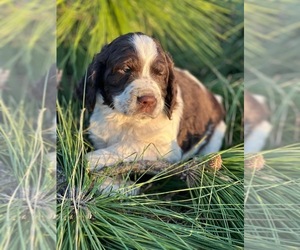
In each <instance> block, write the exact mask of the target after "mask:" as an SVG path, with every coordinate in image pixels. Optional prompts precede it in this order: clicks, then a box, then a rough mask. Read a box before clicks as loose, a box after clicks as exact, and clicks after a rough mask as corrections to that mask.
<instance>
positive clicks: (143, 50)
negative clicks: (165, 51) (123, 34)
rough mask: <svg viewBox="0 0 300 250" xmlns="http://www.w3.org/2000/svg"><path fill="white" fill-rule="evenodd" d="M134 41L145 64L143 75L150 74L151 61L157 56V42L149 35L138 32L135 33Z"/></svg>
mask: <svg viewBox="0 0 300 250" xmlns="http://www.w3.org/2000/svg"><path fill="white" fill-rule="evenodd" d="M132 43H133V44H134V47H135V49H136V51H137V54H138V56H139V59H140V60H141V63H142V65H143V66H142V67H143V70H142V76H144V77H147V76H150V66H151V63H152V62H153V60H154V59H155V57H156V56H157V48H156V43H155V42H154V41H153V39H152V38H151V37H149V36H146V35H137V34H134V35H133V37H132Z"/></svg>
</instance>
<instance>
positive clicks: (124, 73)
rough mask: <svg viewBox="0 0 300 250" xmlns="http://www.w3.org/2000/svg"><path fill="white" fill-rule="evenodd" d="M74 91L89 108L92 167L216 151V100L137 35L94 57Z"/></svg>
mask: <svg viewBox="0 0 300 250" xmlns="http://www.w3.org/2000/svg"><path fill="white" fill-rule="evenodd" d="M77 94H78V96H79V98H81V99H84V101H85V105H86V107H87V108H88V109H89V110H90V111H92V115H91V118H90V127H89V133H90V138H91V140H92V141H93V143H94V146H95V149H96V150H95V151H93V152H90V153H88V154H87V159H88V161H89V164H90V169H91V170H98V169H101V168H102V167H103V166H105V165H113V164H115V163H117V162H120V161H134V160H140V159H143V160H150V161H155V160H158V159H165V160H167V161H169V162H171V163H173V162H177V161H180V160H183V159H187V158H189V157H192V156H194V155H195V154H198V153H200V154H208V153H212V152H217V151H219V150H220V148H221V145H222V140H223V137H224V133H225V130H226V125H225V123H224V122H223V117H224V111H223V107H222V105H221V104H220V102H219V101H218V98H216V97H215V96H214V95H213V94H212V93H211V92H209V91H208V90H207V89H206V88H205V86H204V85H202V84H201V83H200V82H199V81H198V80H197V79H196V78H195V77H194V76H193V75H191V74H190V73H189V72H188V71H185V70H180V69H177V68H174V66H173V62H172V59H171V58H170V56H169V55H168V54H167V53H166V52H164V50H163V49H162V47H161V45H160V44H159V42H158V41H157V40H155V39H153V38H151V37H149V36H146V35H144V34H142V33H129V34H126V35H123V36H120V37H118V38H116V39H115V40H114V41H112V42H111V43H110V44H108V45H106V46H105V47H104V48H103V49H102V50H101V52H100V53H99V54H97V55H95V57H94V59H93V62H92V63H91V64H90V66H89V68H88V70H87V74H86V76H85V77H84V78H83V80H82V81H81V82H80V84H79V86H78V89H77Z"/></svg>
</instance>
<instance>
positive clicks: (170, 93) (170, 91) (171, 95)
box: [165, 53, 177, 120]
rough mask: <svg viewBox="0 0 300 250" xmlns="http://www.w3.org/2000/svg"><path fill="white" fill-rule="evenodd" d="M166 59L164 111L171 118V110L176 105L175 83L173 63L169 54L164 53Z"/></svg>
mask: <svg viewBox="0 0 300 250" xmlns="http://www.w3.org/2000/svg"><path fill="white" fill-rule="evenodd" d="M166 59H167V62H168V70H169V76H168V80H167V81H168V85H167V95H166V99H165V105H166V111H167V116H168V118H169V119H170V120H171V118H172V112H173V110H174V108H175V106H176V103H177V102H176V99H177V98H176V97H177V84H176V79H175V75H174V63H173V60H172V59H171V56H170V55H168V54H167V53H166Z"/></svg>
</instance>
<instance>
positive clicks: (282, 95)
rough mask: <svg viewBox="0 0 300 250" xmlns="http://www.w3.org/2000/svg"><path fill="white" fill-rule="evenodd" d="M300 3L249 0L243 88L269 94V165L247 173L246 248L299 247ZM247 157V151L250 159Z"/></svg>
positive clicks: (266, 158)
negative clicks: (270, 125)
mask: <svg viewBox="0 0 300 250" xmlns="http://www.w3.org/2000/svg"><path fill="white" fill-rule="evenodd" d="M299 12H300V5H299V1H297V0H267V1H260V0H247V1H245V83H244V87H245V90H249V91H251V92H252V93H255V94H260V95H263V96H265V97H266V102H267V104H268V106H269V108H270V121H271V124H272V126H273V128H272V131H271V134H270V136H269V143H268V145H267V148H268V149H269V150H267V151H264V152H262V154H263V156H264V159H265V167H264V169H262V170H261V171H255V170H252V171H246V172H245V178H244V181H245V213H244V216H245V241H244V244H245V249H299V248H300V234H299V232H300V224H299V221H300V211H299V197H300V194H299V190H300V172H299V164H300V158H299V156H300V143H299V141H300V98H299V96H300V71H299V67H300V53H299V48H300V36H299V35H300V22H299ZM248 157H249V156H246V159H247V158H248Z"/></svg>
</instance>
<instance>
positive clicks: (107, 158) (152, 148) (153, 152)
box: [86, 142, 181, 171]
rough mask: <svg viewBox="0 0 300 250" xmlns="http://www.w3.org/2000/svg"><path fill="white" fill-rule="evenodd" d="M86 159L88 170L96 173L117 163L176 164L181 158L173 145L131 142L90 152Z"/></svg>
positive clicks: (177, 147) (178, 149) (176, 146)
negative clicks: (151, 162)
mask: <svg viewBox="0 0 300 250" xmlns="http://www.w3.org/2000/svg"><path fill="white" fill-rule="evenodd" d="M170 144H171V145H170ZM173 144H174V145H173ZM86 158H87V160H88V161H89V169H90V170H91V171H97V170H100V169H101V168H103V167H104V166H109V165H114V164H116V163H118V162H131V161H135V160H137V159H138V160H141V159H143V160H148V161H156V160H158V159H162V158H163V159H166V160H168V161H170V162H176V161H178V160H180V158H181V149H180V148H179V146H178V145H177V144H176V145H175V143H168V144H165V145H164V144H158V145H153V144H148V145H147V144H146V143H139V142H131V143H130V144H126V145H124V144H122V143H117V144H115V145H112V146H110V147H108V148H105V149H98V150H96V151H93V152H90V153H88V154H87V156H86Z"/></svg>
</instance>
